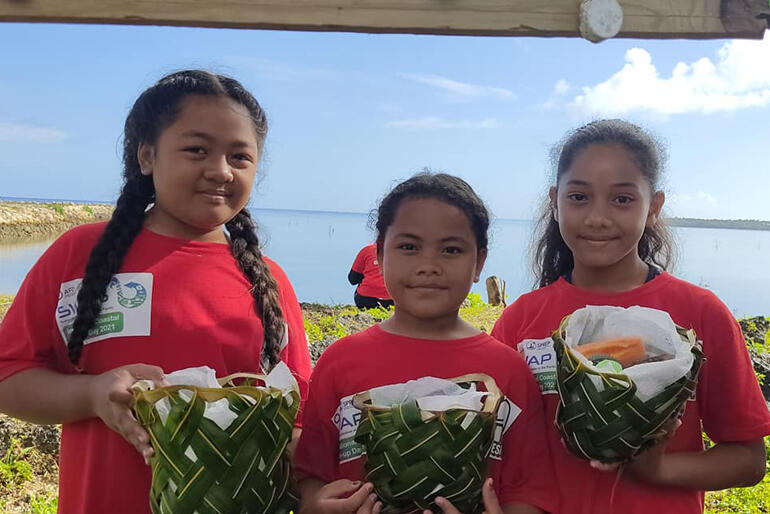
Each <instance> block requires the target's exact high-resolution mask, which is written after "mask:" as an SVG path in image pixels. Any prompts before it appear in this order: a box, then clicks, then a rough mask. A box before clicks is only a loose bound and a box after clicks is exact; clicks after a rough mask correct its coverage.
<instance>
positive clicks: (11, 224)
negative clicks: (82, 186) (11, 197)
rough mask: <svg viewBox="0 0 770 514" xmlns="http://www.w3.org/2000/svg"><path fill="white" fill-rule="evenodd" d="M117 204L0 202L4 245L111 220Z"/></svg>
mask: <svg viewBox="0 0 770 514" xmlns="http://www.w3.org/2000/svg"><path fill="white" fill-rule="evenodd" d="M113 209H114V206H113V205H108V204H91V203H74V202H51V203H44V202H23V201H8V200H0V243H14V242H21V241H25V242H32V241H39V240H44V239H47V238H50V237H53V236H56V235H58V234H61V233H62V232H64V231H65V230H68V229H70V228H72V227H74V226H77V225H82V224H84V223H93V222H95V221H102V220H106V219H109V217H110V216H111V215H112V211H113Z"/></svg>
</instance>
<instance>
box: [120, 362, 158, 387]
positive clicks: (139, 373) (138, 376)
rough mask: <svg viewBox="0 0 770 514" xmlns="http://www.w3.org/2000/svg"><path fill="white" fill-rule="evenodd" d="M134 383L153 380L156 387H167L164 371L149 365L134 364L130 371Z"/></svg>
mask: <svg viewBox="0 0 770 514" xmlns="http://www.w3.org/2000/svg"><path fill="white" fill-rule="evenodd" d="M128 371H129V373H131V377H132V378H133V381H134V382H136V381H137V380H152V381H153V382H154V383H155V385H156V386H160V387H163V386H166V385H168V383H166V377H165V374H164V373H163V369H161V368H159V367H158V366H150V365H149V364H132V365H131V366H130V367H129V369H128ZM129 387H130V386H129Z"/></svg>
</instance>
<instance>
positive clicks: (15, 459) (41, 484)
mask: <svg viewBox="0 0 770 514" xmlns="http://www.w3.org/2000/svg"><path fill="white" fill-rule="evenodd" d="M57 470H58V466H57V464H56V457H54V456H51V455H45V454H43V453H42V452H40V451H39V450H38V449H37V448H35V447H34V446H32V445H31V444H30V443H23V442H22V440H21V439H19V438H17V437H14V436H10V437H9V440H8V447H7V449H6V450H5V455H4V456H3V458H2V460H0V512H4V513H7V514H11V513H14V514H15V513H22V512H24V513H27V512H32V513H35V514H55V513H56V510H57V504H58V500H57V490H56V478H57V476H56V473H57Z"/></svg>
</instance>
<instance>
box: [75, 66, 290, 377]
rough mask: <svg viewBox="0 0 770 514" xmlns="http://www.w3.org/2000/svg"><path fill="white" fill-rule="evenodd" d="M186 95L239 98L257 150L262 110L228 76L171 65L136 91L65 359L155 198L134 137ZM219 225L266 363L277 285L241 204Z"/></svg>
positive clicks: (169, 116)
mask: <svg viewBox="0 0 770 514" xmlns="http://www.w3.org/2000/svg"><path fill="white" fill-rule="evenodd" d="M190 95H204V96H215V97H224V98H229V99H231V100H233V101H235V102H237V103H239V104H240V105H242V106H244V107H245V108H246V109H247V110H248V111H249V114H250V116H251V120H252V122H253V124H254V129H255V130H256V133H257V145H258V149H259V154H260V155H261V154H262V149H263V147H264V141H265V136H266V135H267V117H266V116H265V112H264V111H263V110H262V107H261V106H260V105H259V103H258V102H257V100H256V99H255V98H254V97H253V96H252V95H251V93H249V92H248V91H247V90H246V89H245V88H244V87H243V86H242V85H241V84H240V83H239V82H238V81H236V80H234V79H232V78H230V77H226V76H223V75H216V74H213V73H209V72H206V71H200V70H185V71H179V72H175V73H171V74H169V75H166V76H165V77H163V78H162V79H160V80H159V81H158V82H157V83H156V84H154V85H153V86H151V87H150V88H148V89H147V90H145V91H144V92H143V93H142V94H141V95H139V98H138V99H137V100H136V102H135V103H134V105H133V107H132V108H131V111H130V112H129V113H128V117H127V118H126V124H125V128H124V134H123V187H122V189H121V192H120V196H119V197H118V200H117V203H116V206H115V211H114V212H113V214H112V218H111V219H110V221H109V222H108V223H107V226H106V228H105V230H104V233H103V234H102V236H101V237H100V238H99V241H98V242H97V243H96V245H95V246H94V248H93V250H91V255H90V256H89V259H88V264H87V265H86V271H85V276H84V277H83V282H82V285H81V288H80V291H79V292H78V311H77V317H76V318H75V323H74V325H73V326H72V333H71V334H70V337H69V341H68V342H67V347H68V349H69V357H70V361H71V362H72V363H73V364H74V365H75V366H77V364H78V361H79V360H80V355H81V353H82V351H83V341H84V340H85V339H86V338H87V337H88V332H89V331H90V330H91V329H92V328H93V326H94V323H95V321H96V318H97V316H99V313H100V312H101V309H102V298H103V297H104V295H105V294H106V292H107V287H108V285H109V283H110V280H111V279H112V276H113V275H114V274H116V273H117V272H118V271H119V270H120V267H121V266H122V264H123V259H124V257H125V256H126V253H127V252H128V249H129V247H130V246H131V244H132V243H133V241H134V239H135V238H136V236H137V235H138V234H139V232H140V231H141V229H142V226H143V224H144V219H145V213H146V211H147V207H148V206H149V205H150V204H151V203H153V202H154V201H155V188H154V186H153V183H152V177H151V176H148V175H143V174H142V173H141V171H140V166H139V161H138V158H137V151H138V149H139V144H140V143H145V144H150V145H152V144H155V143H156V141H157V139H158V136H159V135H160V134H161V133H162V132H163V130H165V129H166V128H167V127H168V126H169V125H171V124H172V123H173V122H174V120H175V118H176V116H177V115H178V114H179V110H180V108H181V105H182V102H183V101H184V99H185V98H187V97H188V96H190ZM225 226H226V227H227V230H228V232H229V234H230V248H231V251H232V253H233V256H234V257H235V259H236V261H237V262H238V266H239V267H240V269H241V271H242V272H243V274H244V275H246V277H247V278H248V279H249V281H250V282H251V284H252V286H253V287H252V288H251V295H252V296H253V297H254V309H255V310H256V312H257V315H258V316H259V317H260V319H261V320H262V325H263V326H264V334H265V337H264V345H263V348H262V361H263V362H264V363H267V364H268V365H269V366H273V365H275V364H276V363H277V362H278V361H279V360H280V357H279V354H280V344H281V340H282V339H283V334H284V330H285V323H284V320H283V313H282V311H281V306H280V302H279V298H278V286H277V284H276V282H275V279H274V278H273V276H272V274H271V273H270V269H269V267H268V265H267V263H266V262H265V260H264V259H263V258H262V252H261V251H260V248H259V240H258V239H257V234H256V230H255V229H256V225H255V223H254V221H253V220H252V218H251V215H250V214H249V212H248V211H247V210H246V209H245V208H244V209H242V210H241V211H240V212H238V214H236V215H235V217H234V218H233V219H231V220H230V221H228V222H227V223H226V225H225Z"/></svg>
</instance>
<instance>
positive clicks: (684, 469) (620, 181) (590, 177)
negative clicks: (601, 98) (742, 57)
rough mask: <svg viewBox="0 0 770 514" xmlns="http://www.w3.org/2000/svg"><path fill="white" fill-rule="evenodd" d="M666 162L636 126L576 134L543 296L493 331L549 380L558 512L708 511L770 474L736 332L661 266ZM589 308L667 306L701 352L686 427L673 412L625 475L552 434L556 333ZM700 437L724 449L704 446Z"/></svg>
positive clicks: (666, 246) (767, 417) (696, 291)
mask: <svg viewBox="0 0 770 514" xmlns="http://www.w3.org/2000/svg"><path fill="white" fill-rule="evenodd" d="M662 166H663V163H662V153H661V150H660V149H659V145H658V144H656V142H655V141H654V140H653V139H652V138H651V137H650V136H649V135H648V134H647V133H645V132H644V131H643V130H642V129H640V128H639V127H637V126H636V125H633V124H631V123H628V122H625V121H621V120H602V121H596V122H593V123H589V124H587V125H585V126H583V127H582V128H580V129H578V130H576V131H574V132H573V133H571V134H570V135H569V137H567V139H566V140H565V141H564V142H563V144H562V146H561V152H560V154H559V157H558V164H557V168H556V182H555V184H554V185H553V187H551V189H550V195H549V201H548V203H547V205H546V208H545V211H544V213H543V216H542V218H541V220H540V229H541V230H540V231H539V232H538V236H539V237H538V238H537V240H536V244H535V246H534V255H535V268H536V272H537V277H538V285H539V289H537V290H535V291H533V292H531V293H528V294H525V295H523V296H521V297H520V298H519V299H518V300H516V301H515V302H514V303H513V304H512V305H510V306H509V307H508V308H506V310H505V311H504V312H503V315H502V316H501V318H500V319H499V321H498V322H497V324H496V325H495V328H494V330H493V332H492V334H493V335H494V336H495V337H497V338H498V339H500V340H501V341H504V342H505V343H507V344H508V345H510V346H512V347H514V348H517V349H518V350H519V351H520V352H521V353H522V354H523V355H524V357H525V359H526V360H527V362H528V364H529V365H530V368H531V369H532V371H533V373H534V374H535V376H536V378H537V379H538V382H539V383H540V387H541V389H542V393H543V399H544V401H545V405H546V415H547V418H548V419H549V420H550V421H551V423H549V427H548V439H549V442H550V449H551V453H552V455H553V458H554V467H555V469H556V479H557V481H558V484H559V487H560V489H561V498H562V501H561V510H560V512H564V513H576V514H577V513H585V514H589V513H590V514H603V513H610V512H623V513H630V514H633V513H648V512H656V511H657V512H661V511H662V512H676V513H678V514H682V513H685V514H686V513H700V512H702V511H703V499H704V491H705V490H713V489H723V488H728V487H740V486H751V485H753V484H756V483H757V482H759V481H760V480H761V479H762V477H763V475H764V472H765V449H764V445H763V436H766V435H768V434H770V412H768V409H767V406H766V405H765V401H764V399H763V397H762V395H761V393H760V390H759V387H758V384H757V380H756V378H755V375H754V372H753V368H752V365H751V362H750V359H749V356H748V353H747V351H746V347H745V343H744V340H743V337H742V335H741V330H740V328H739V326H738V323H737V322H736V320H735V319H734V318H733V316H732V315H731V313H730V311H729V310H728V308H727V307H726V306H725V305H724V304H723V303H722V302H721V301H720V300H719V299H718V298H717V297H716V296H715V295H714V294H713V293H711V292H710V291H708V290H706V289H703V288H701V287H697V286H695V285H693V284H690V283H688V282H685V281H683V280H679V279H677V278H675V277H673V276H671V275H669V274H668V273H667V272H666V271H665V270H666V269H668V268H669V267H670V265H671V263H672V257H673V254H672V251H673V245H672V239H671V235H670V233H669V231H668V229H667V227H666V226H665V224H664V222H663V220H662V219H661V209H662V207H663V203H664V193H663V192H662V191H660V190H659V182H660V174H661V168H662ZM587 305H589V306H616V307H623V308H629V307H632V306H637V305H638V306H642V307H648V308H652V309H656V310H657V311H665V313H668V315H670V318H671V319H673V322H674V323H675V324H676V325H678V326H679V327H683V329H681V330H680V331H681V333H682V334H684V333H685V332H684V329H688V330H689V329H694V334H693V333H692V332H688V333H687V334H689V335H688V337H690V336H692V340H693V341H694V337H695V335H697V339H698V340H700V341H702V351H703V353H704V354H705V361H703V364H702V366H701V368H700V376H699V379H698V382H697V389H695V391H694V392H695V394H694V395H691V393H690V394H688V396H690V400H689V401H685V402H684V404H683V405H684V407H683V408H684V411H683V414H682V415H681V418H678V414H679V413H678V412H676V411H673V412H672V413H671V414H670V417H669V418H668V419H669V421H668V422H667V423H666V424H665V425H664V426H663V427H661V428H662V430H660V431H659V432H658V433H656V434H655V437H656V438H658V439H659V441H658V443H657V444H655V445H653V446H652V447H651V448H649V449H647V450H645V451H641V452H639V453H638V454H637V455H635V456H634V457H633V459H632V460H631V461H630V462H625V463H624V464H623V467H622V470H620V471H619V472H618V471H614V472H613V471H611V470H612V468H613V467H612V466H604V465H601V464H599V463H597V462H593V463H591V462H589V460H587V459H580V458H578V457H576V456H574V455H573V454H571V453H570V452H568V450H567V448H566V446H565V445H564V444H563V441H562V440H561V439H562V435H561V434H560V432H559V431H557V429H556V428H555V426H554V425H553V420H554V419H555V418H556V419H557V421H558V420H560V419H561V418H558V417H557V416H556V413H557V408H558V407H559V404H560V394H557V385H559V386H561V382H559V377H560V376H559V375H558V374H557V354H556V352H555V349H554V340H555V338H556V337H557V336H556V335H554V339H552V338H551V335H552V333H554V331H555V330H556V329H557V328H560V322H561V320H562V318H563V317H565V316H567V315H570V314H572V313H573V312H575V311H576V310H578V309H582V308H584V307H586V306H587ZM634 308H635V309H637V308H636V307H634ZM562 328H563V326H562ZM559 333H561V331H560V332H559ZM627 343H629V342H628V341H615V343H613V344H614V345H615V346H617V347H618V349H620V348H621V346H622V345H623V344H627ZM698 353H699V352H698ZM619 359H620V360H621V361H622V360H623V359H622V358H619ZM632 360H633V359H632ZM607 362H609V363H610V365H611V366H617V367H618V368H620V367H621V366H620V364H618V363H617V362H616V361H612V360H608V361H607ZM607 362H605V364H606V363H607ZM625 365H626V364H623V366H624V367H625ZM559 369H561V368H559ZM557 382H558V384H557ZM693 387H694V386H693ZM578 407H579V406H578ZM582 409H583V411H585V410H586V409H589V405H588V402H586V403H585V404H584V405H583V406H582ZM577 410H580V409H577ZM704 431H705V432H706V434H708V436H709V438H710V439H711V440H712V441H713V442H714V443H716V444H715V445H714V446H713V447H711V448H710V449H708V450H705V449H704V443H703V439H702V432H704ZM615 436H620V434H615V435H614V436H613V437H615ZM570 441H571V440H570ZM653 441H654V440H653ZM592 464H593V465H592ZM607 468H610V469H607ZM618 474H619V476H618ZM616 481H617V482H616Z"/></svg>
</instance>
